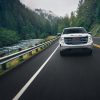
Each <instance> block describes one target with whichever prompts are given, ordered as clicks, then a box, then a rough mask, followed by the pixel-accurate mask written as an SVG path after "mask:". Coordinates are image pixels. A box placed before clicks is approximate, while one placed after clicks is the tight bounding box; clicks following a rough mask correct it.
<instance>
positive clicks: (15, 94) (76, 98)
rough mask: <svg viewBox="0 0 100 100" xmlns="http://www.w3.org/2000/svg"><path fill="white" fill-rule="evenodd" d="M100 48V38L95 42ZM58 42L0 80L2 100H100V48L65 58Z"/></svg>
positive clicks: (0, 97)
mask: <svg viewBox="0 0 100 100" xmlns="http://www.w3.org/2000/svg"><path fill="white" fill-rule="evenodd" d="M94 43H95V44H98V45H100V38H94ZM57 47H58V42H55V43H54V44H53V45H52V46H50V47H49V48H47V49H46V50H45V51H43V52H41V53H40V54H38V55H36V56H34V57H32V58H31V59H29V60H28V61H26V62H24V63H23V64H21V65H19V66H18V67H17V68H15V69H14V70H12V71H10V72H8V73H7V74H5V75H4V76H2V77H0V100H17V99H19V100H100V48H98V47H94V48H93V55H92V56H87V55H71V56H65V57H61V56H60V54H59V48H57Z"/></svg>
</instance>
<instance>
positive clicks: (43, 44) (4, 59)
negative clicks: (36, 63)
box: [0, 38, 57, 70]
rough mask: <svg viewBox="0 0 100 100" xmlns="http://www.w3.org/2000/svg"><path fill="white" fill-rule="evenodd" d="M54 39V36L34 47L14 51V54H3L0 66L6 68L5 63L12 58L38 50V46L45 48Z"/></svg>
mask: <svg viewBox="0 0 100 100" xmlns="http://www.w3.org/2000/svg"><path fill="white" fill-rule="evenodd" d="M55 40H57V38H54V39H52V40H49V41H47V42H44V43H42V44H39V45H37V46H34V47H31V48H28V49H26V50H22V51H19V52H17V53H14V54H11V55H8V56H5V57H2V58H0V66H1V68H2V70H6V69H7V68H6V63H8V62H10V61H12V60H14V59H17V58H22V57H23V55H25V54H28V53H29V54H32V51H34V50H36V52H38V48H43V49H45V48H46V47H48V45H50V44H51V43H52V42H54V41H55Z"/></svg>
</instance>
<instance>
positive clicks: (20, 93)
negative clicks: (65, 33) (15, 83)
mask: <svg viewBox="0 0 100 100" xmlns="http://www.w3.org/2000/svg"><path fill="white" fill-rule="evenodd" d="M58 48H59V45H58V46H57V48H56V49H55V50H54V51H53V53H52V54H51V55H50V56H49V58H48V59H47V60H46V61H45V62H44V63H43V65H42V66H41V67H40V68H39V69H38V71H37V72H36V73H35V74H34V75H33V76H32V77H31V78H30V79H29V81H28V82H27V83H26V84H25V85H24V86H23V88H22V89H21V90H20V91H19V92H18V93H17V95H16V96H15V97H14V98H13V99H12V100H18V99H19V98H20V97H21V96H22V95H23V93H24V92H25V91H26V90H27V88H28V87H29V86H30V84H31V83H32V82H33V81H34V80H35V78H36V77H37V76H38V75H39V73H40V72H41V70H42V69H43V68H44V67H45V65H46V64H47V63H48V62H49V60H50V59H51V58H52V56H53V55H54V53H55V52H56V51H57V49H58Z"/></svg>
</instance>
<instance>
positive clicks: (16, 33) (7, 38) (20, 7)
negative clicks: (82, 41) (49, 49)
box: [0, 0, 58, 47]
mask: <svg viewBox="0 0 100 100" xmlns="http://www.w3.org/2000/svg"><path fill="white" fill-rule="evenodd" d="M57 20H58V17H55V18H54V20H53V21H52V23H51V21H49V20H48V19H46V18H45V17H44V16H42V15H39V14H37V13H36V12H35V11H32V10H30V9H29V8H27V7H26V6H25V5H24V4H22V3H21V2H20V0H0V47H2V46H6V45H11V44H13V43H16V42H18V41H19V40H23V39H31V38H44V37H46V36H48V35H52V34H55V33H57Z"/></svg>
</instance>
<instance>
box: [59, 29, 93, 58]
mask: <svg viewBox="0 0 100 100" xmlns="http://www.w3.org/2000/svg"><path fill="white" fill-rule="evenodd" d="M59 44H60V55H61V56H63V55H64V54H65V52H74V51H84V52H85V51H86V52H87V53H88V54H92V48H93V39H92V35H91V34H90V33H88V32H87V31H86V30H85V29H84V28H83V27H69V28H64V30H63V32H62V34H61V37H60V39H59Z"/></svg>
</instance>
